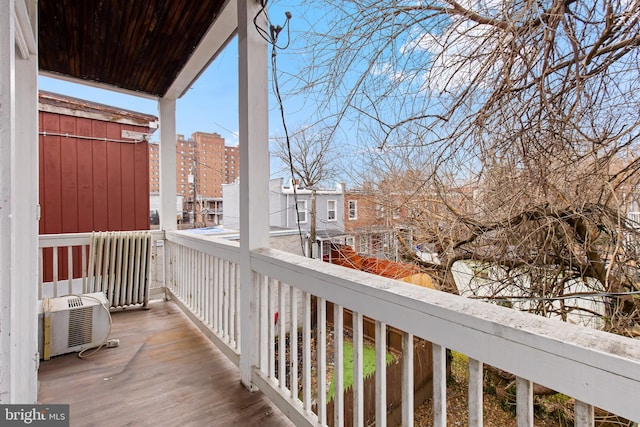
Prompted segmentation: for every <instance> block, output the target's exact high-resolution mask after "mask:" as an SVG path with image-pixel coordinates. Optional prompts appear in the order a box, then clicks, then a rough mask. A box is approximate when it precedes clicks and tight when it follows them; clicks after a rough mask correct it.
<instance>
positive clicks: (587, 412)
mask: <svg viewBox="0 0 640 427" xmlns="http://www.w3.org/2000/svg"><path fill="white" fill-rule="evenodd" d="M574 419H575V421H574V426H575V427H593V425H594V424H595V417H594V414H593V406H592V405H589V404H588V403H584V402H582V401H580V400H576V401H575V404H574Z"/></svg>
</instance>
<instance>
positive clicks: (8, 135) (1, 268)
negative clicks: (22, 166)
mask: <svg viewBox="0 0 640 427" xmlns="http://www.w3.org/2000/svg"><path fill="white" fill-rule="evenodd" d="M13 8H14V2H13V0H9V1H3V2H0V105H2V106H3V107H2V108H0V372H2V373H3V374H2V375H0V403H13V402H12V397H13V396H12V378H13V375H12V369H11V356H12V351H11V335H12V330H11V313H12V306H11V294H12V293H11V291H12V288H11V269H12V267H13V261H14V259H13V254H12V251H11V240H12V239H11V237H12V235H11V232H12V222H11V208H12V205H11V189H12V181H11V179H12V170H13V163H12V161H11V158H12V151H13V146H14V145H15V137H16V135H15V113H16V112H15V55H14V52H15V47H14V46H15V39H14V25H13Z"/></svg>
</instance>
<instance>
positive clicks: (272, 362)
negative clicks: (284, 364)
mask: <svg viewBox="0 0 640 427" xmlns="http://www.w3.org/2000/svg"><path fill="white" fill-rule="evenodd" d="M267 283H268V293H267V301H268V303H267V304H268V305H269V317H268V318H267V324H268V325H269V378H271V379H274V380H275V378H276V332H275V312H276V310H275V307H274V306H275V301H274V298H275V296H274V295H273V294H274V292H275V290H274V283H273V279H272V278H269V280H268V282H267Z"/></svg>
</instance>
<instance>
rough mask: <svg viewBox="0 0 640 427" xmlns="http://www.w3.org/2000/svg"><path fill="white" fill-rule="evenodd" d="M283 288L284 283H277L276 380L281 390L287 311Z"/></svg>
mask: <svg viewBox="0 0 640 427" xmlns="http://www.w3.org/2000/svg"><path fill="white" fill-rule="evenodd" d="M284 287H285V285H284V283H282V282H278V380H279V384H280V388H281V389H285V388H286V387H287V339H286V338H287V337H286V333H287V332H286V329H285V326H286V323H287V310H286V307H285V298H284V297H285V294H284Z"/></svg>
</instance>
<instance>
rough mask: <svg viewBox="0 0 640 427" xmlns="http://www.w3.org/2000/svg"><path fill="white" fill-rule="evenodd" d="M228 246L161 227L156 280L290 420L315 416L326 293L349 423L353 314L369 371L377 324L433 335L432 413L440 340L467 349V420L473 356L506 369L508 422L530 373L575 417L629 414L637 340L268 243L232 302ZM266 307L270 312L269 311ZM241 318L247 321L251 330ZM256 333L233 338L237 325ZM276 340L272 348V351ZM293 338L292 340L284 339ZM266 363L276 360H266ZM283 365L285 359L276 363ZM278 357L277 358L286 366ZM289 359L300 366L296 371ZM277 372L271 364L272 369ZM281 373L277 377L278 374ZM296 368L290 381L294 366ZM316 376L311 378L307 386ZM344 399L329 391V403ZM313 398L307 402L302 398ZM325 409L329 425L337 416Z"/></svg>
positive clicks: (473, 406)
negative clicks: (348, 315) (512, 384)
mask: <svg viewBox="0 0 640 427" xmlns="http://www.w3.org/2000/svg"><path fill="white" fill-rule="evenodd" d="M239 253H240V252H239V248H238V245H237V244H234V243H230V242H225V241H212V240H211V239H210V238H204V237H201V236H195V235H188V234H185V233H182V232H167V233H166V244H165V256H166V259H165V261H166V262H165V269H166V273H167V276H166V279H167V280H166V286H167V289H168V291H169V292H170V293H171V294H172V295H173V296H174V298H175V299H176V301H177V302H178V303H179V304H180V305H181V306H182V307H183V308H184V309H185V310H186V311H187V313H188V314H189V315H190V317H191V318H192V320H194V321H195V322H196V323H197V324H198V325H199V326H200V328H201V329H202V330H203V331H205V333H206V334H207V335H208V336H209V337H210V338H211V339H212V341H213V342H214V343H215V344H216V345H217V346H218V347H220V348H221V349H222V350H223V352H225V354H227V356H228V357H229V358H230V359H231V360H232V361H233V362H234V363H236V364H238V363H239V357H240V352H241V351H246V352H250V354H251V360H253V361H255V362H254V363H253V371H252V376H251V378H252V381H253V383H254V384H255V385H256V386H257V387H258V388H260V389H261V390H262V391H263V392H264V393H265V394H266V395H267V396H268V397H269V398H270V399H271V400H272V401H273V402H274V403H275V404H276V405H277V406H278V407H279V408H281V410H282V411H283V412H284V413H285V414H287V415H288V416H289V418H291V420H292V421H293V422H294V423H295V424H296V425H318V424H321V425H322V424H326V422H327V419H326V418H327V413H326V407H325V405H326V395H327V383H326V381H325V380H319V381H314V378H315V379H318V378H321V379H326V378H327V376H326V372H327V358H326V354H327V345H326V339H325V338H326V335H327V333H329V331H327V326H326V322H325V319H326V303H327V301H330V302H332V303H333V304H334V305H335V306H336V309H334V313H335V314H334V337H335V340H334V346H335V347H334V349H333V351H334V368H335V371H334V383H335V389H336V390H341V389H342V386H341V385H342V381H343V378H344V372H343V370H342V358H343V339H342V336H343V334H342V330H343V326H344V325H343V310H342V308H345V309H349V310H351V311H352V312H353V319H354V321H353V325H352V327H353V348H354V400H355V401H354V408H356V410H355V411H354V425H358V426H359V425H363V424H364V420H363V406H364V402H363V386H362V384H363V376H362V363H363V357H362V355H363V352H362V348H363V347H362V346H363V316H367V317H369V318H371V319H374V320H375V326H376V327H375V330H376V352H377V361H378V362H377V364H378V367H377V371H378V373H383V372H384V369H383V367H384V363H385V362H384V361H385V356H386V345H385V344H386V343H385V339H386V338H385V333H384V331H385V330H386V328H387V326H393V327H395V328H398V329H400V330H401V331H403V343H404V347H405V348H411V346H410V344H411V343H412V342H413V337H414V336H415V337H420V338H423V339H425V340H428V341H430V342H432V343H433V384H434V390H433V393H434V399H433V404H434V425H436V426H445V425H446V418H447V414H446V357H445V351H446V349H451V350H455V351H457V352H460V353H463V354H465V355H467V356H468V357H469V360H470V363H469V420H470V425H473V426H480V425H482V419H483V409H482V395H483V388H482V387H483V382H482V379H483V378H482V376H483V374H482V372H483V369H482V368H483V364H487V365H491V366H494V367H496V368H499V369H501V370H503V371H506V372H510V373H512V374H514V375H515V376H516V377H517V381H516V383H517V418H518V425H519V426H533V392H532V390H533V383H537V384H541V385H543V386H546V387H549V388H551V389H553V390H556V391H558V392H560V393H564V394H566V395H568V396H570V397H573V398H575V400H576V404H575V425H576V426H590V425H593V424H594V411H593V408H594V406H595V407H599V408H602V409H605V410H607V411H610V412H612V413H614V414H618V415H620V416H622V417H625V418H627V419H630V420H632V421H636V422H638V421H639V420H640V405H638V404H637V402H638V391H639V390H640V341H637V340H633V339H630V338H624V337H620V336H616V335H611V334H607V333H604V332H600V331H596V330H591V329H587V328H583V327H578V326H574V325H570V324H566V323H562V322H560V321H558V320H553V319H545V318H540V317H535V316H533V315H530V314H526V313H520V312H516V311H514V310H510V309H507V308H503V307H498V306H494V305H490V304H487V303H483V302H479V301H472V300H468V299H465V298H462V297H458V296H455V295H450V294H447V293H444V292H438V291H433V290H429V289H425V288H421V287H417V286H414V285H410V284H406V283H402V282H397V281H394V280H389V279H385V278H381V277H377V276H372V275H369V274H366V273H362V272H359V271H355V270H349V269H345V268H342V267H338V266H334V265H330V264H326V263H322V262H321V261H318V260H312V259H308V258H302V257H299V256H296V255H292V254H290V253H285V252H281V251H277V250H272V249H260V250H257V251H253V252H252V253H251V257H250V262H251V269H252V271H253V277H252V281H251V282H250V285H251V286H252V289H253V292H252V295H253V296H252V298H253V301H252V304H251V305H250V306H251V307H252V308H254V310H252V313H241V312H240V304H239V301H238V299H239V296H240V280H239V279H240V278H239V273H238V271H239V268H238V267H239V266H238V263H239V260H240V255H239ZM312 296H313V297H316V301H317V310H316V312H317V331H316V334H317V335H316V336H317V339H316V340H315V342H316V343H317V346H316V352H315V354H316V356H317V360H316V363H315V367H316V368H315V370H313V371H312V368H311V367H312V361H311V356H312V353H311V348H312V345H311V337H312V328H311V320H312V319H311V313H312V310H311V308H312V307H311V301H312ZM276 312H277V313H278V316H277V322H276V321H275V319H276V317H275V313H276ZM251 328H254V330H253V333H252V332H251V330H250V329H251ZM293 329H295V330H298V331H301V339H302V345H301V348H302V356H301V359H302V360H298V351H297V349H298V347H299V344H300V343H298V334H290V335H289V340H288V344H287V346H288V347H287V349H289V354H290V360H289V361H287V360H286V359H285V358H284V357H276V340H277V339H278V337H284V336H285V335H286V333H287V331H290V330H293ZM243 333H252V335H253V336H256V337H258V338H257V342H256V343H255V346H252V347H251V348H248V349H242V348H240V344H239V343H240V334H243ZM282 350H283V349H282V348H281V349H280V354H283V353H284V352H283V351H282ZM294 350H295V351H294ZM412 354H413V353H412V351H408V352H405V354H404V357H403V359H402V360H403V382H402V388H403V393H402V395H403V400H402V424H403V425H412V424H413V384H412V378H413V377H412V375H411V373H412V372H413V357H412ZM276 364H277V365H278V366H277V367H276ZM287 365H288V366H287ZM287 368H289V369H287ZM300 370H301V371H302V372H301V375H299V374H300ZM276 372H277V374H276ZM287 376H288V377H287ZM299 377H300V378H301V384H299V383H298V378H299ZM376 382H377V387H376V420H377V425H379V426H384V425H385V422H386V406H387V405H386V402H385V396H386V381H385V378H384V375H377V376H376ZM313 384H317V386H313ZM343 405H344V401H343V400H342V396H341V394H340V393H336V400H335V407H336V411H335V413H336V414H341V413H342V411H341V410H340V409H341V408H342V407H343ZM313 407H316V408H317V409H316V412H317V413H313V412H312V408H313ZM341 418H342V417H339V416H336V419H335V425H343V422H344V420H343V419H341Z"/></svg>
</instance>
